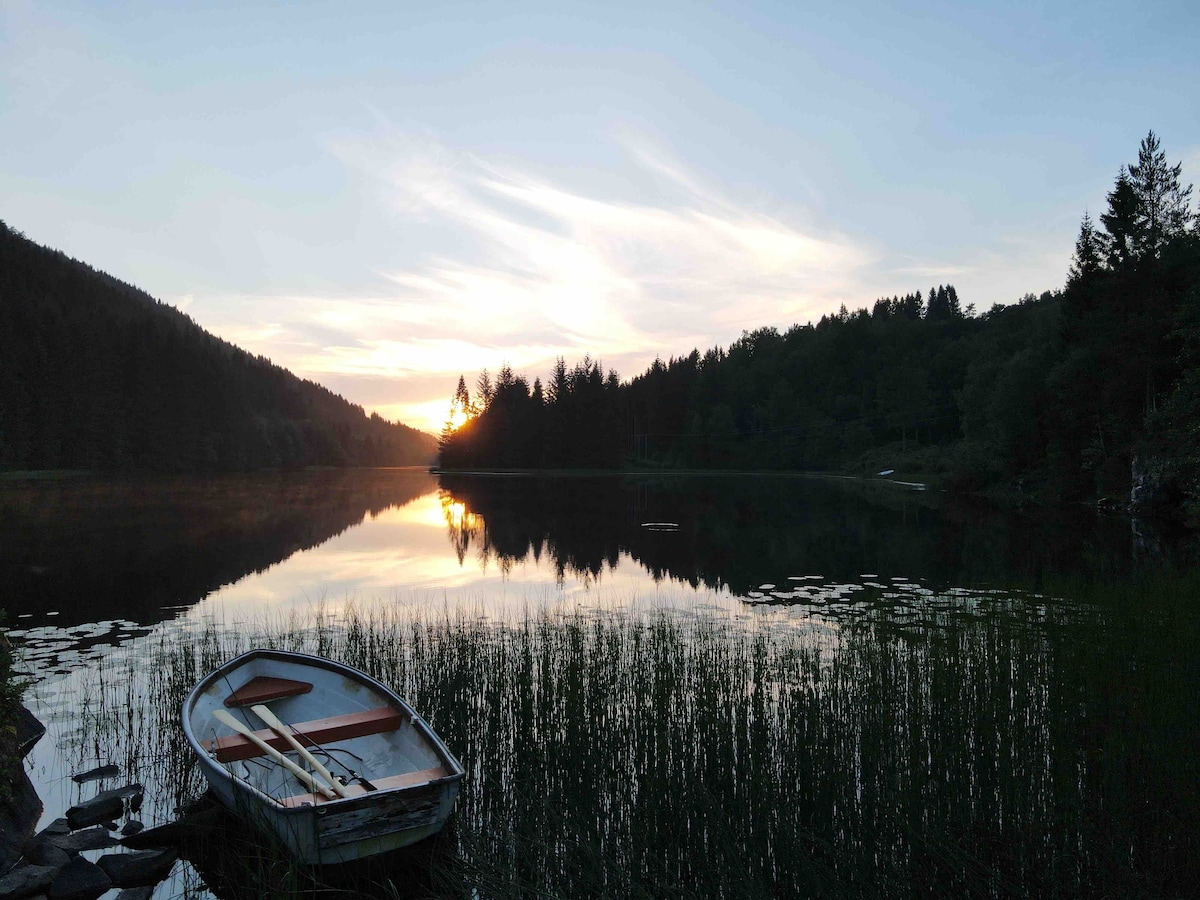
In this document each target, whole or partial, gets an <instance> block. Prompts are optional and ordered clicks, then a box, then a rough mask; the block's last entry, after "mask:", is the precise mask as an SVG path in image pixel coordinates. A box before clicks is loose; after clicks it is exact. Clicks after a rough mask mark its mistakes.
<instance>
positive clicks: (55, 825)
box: [34, 819, 71, 840]
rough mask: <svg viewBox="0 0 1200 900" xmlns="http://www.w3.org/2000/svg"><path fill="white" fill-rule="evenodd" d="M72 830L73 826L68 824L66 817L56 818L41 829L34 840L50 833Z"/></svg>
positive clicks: (65, 832)
mask: <svg viewBox="0 0 1200 900" xmlns="http://www.w3.org/2000/svg"><path fill="white" fill-rule="evenodd" d="M70 831H71V826H70V825H68V824H67V820H66V819H55V820H54V821H53V822H51V823H50V824H49V825H47V826H46V827H45V828H43V829H42V830H41V831H39V832H38V833H37V834H36V835H35V836H34V840H38V839H39V838H44V837H48V836H49V835H52V834H69V833H70Z"/></svg>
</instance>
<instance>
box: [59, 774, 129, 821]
mask: <svg viewBox="0 0 1200 900" xmlns="http://www.w3.org/2000/svg"><path fill="white" fill-rule="evenodd" d="M143 791H144V788H143V787H142V786H141V785H140V784H127V785H125V787H120V788H114V789H113V790H111V791H101V792H100V793H99V794H97V795H96V796H95V797H93V798H92V799H91V800H86V801H84V802H83V803H80V804H79V805H77V806H72V807H71V808H70V809H68V810H67V824H68V825H70V826H71V828H72V829H75V828H86V827H87V826H88V825H99V824H100V823H101V822H107V821H109V820H110V819H115V818H117V817H118V816H120V815H121V814H122V813H123V812H124V811H125V801H126V800H130V801H131V802H132V800H133V799H134V798H139V797H141V796H142V793H143Z"/></svg>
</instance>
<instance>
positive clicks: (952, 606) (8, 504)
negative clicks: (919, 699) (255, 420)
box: [0, 470, 1188, 896]
mask: <svg viewBox="0 0 1200 900" xmlns="http://www.w3.org/2000/svg"><path fill="white" fill-rule="evenodd" d="M1187 553H1188V550H1187V549H1186V548H1179V547H1173V546H1171V545H1170V544H1167V543H1164V542H1163V541H1162V540H1161V539H1158V538H1155V537H1153V536H1151V535H1148V534H1147V533H1146V532H1145V530H1144V529H1140V528H1136V527H1134V526H1133V525H1131V523H1130V522H1128V521H1127V520H1123V519H1120V518H1106V517H1098V516H1095V515H1092V514H1088V513H1086V512H1083V511H1079V512H1078V513H1073V514H1058V515H1055V516H1047V515H1032V514H1020V513H1009V514H1001V513H996V512H990V511H986V510H982V509H978V508H973V507H970V506H960V505H948V504H947V503H946V502H945V501H944V499H943V498H941V497H939V496H936V495H933V494H931V493H928V492H921V491H915V490H911V489H906V488H903V487H899V486H896V485H890V484H883V483H860V482H849V481H838V480H821V479H805V478H789V477H779V476H761V477H758V476H713V477H703V478H699V477H697V478H684V477H666V476H663V477H641V478H625V477H620V476H613V477H561V478H534V477H524V476H483V475H477V476H468V475H455V476H442V477H440V478H439V477H438V476H435V475H431V474H429V473H427V472H424V471H418V470H368V471H349V472H345V471H320V472H305V473H286V474H268V475H255V476H236V477H225V478H216V479H209V480H196V479H159V480H100V479H78V480H66V481H54V482H9V483H4V484H0V584H2V585H3V587H2V589H0V590H2V594H0V607H2V608H4V609H5V610H6V612H7V623H6V624H7V626H8V628H9V632H8V633H9V637H10V639H11V640H12V641H13V642H14V644H16V646H17V648H18V656H19V659H20V667H21V669H22V671H23V672H24V673H26V674H27V675H28V676H29V677H30V678H31V680H32V682H33V686H32V688H31V690H30V694H29V697H30V705H31V707H32V708H33V710H34V712H35V713H36V714H38V715H39V717H40V718H42V719H43V720H44V721H47V722H48V723H49V725H50V728H51V730H50V734H49V735H48V736H47V737H46V738H45V739H43V741H42V742H41V743H40V744H39V745H38V747H37V748H36V749H35V751H34V753H33V754H32V755H31V757H30V760H29V766H28V768H29V770H30V774H31V777H32V778H33V780H34V782H35V784H37V786H38V788H39V792H40V793H41V795H42V799H43V802H44V804H45V813H44V815H43V823H44V822H48V821H49V820H52V819H53V818H56V817H57V816H59V815H61V814H62V812H63V810H64V809H65V808H66V807H67V806H69V805H71V804H72V803H73V802H75V801H76V800H77V799H78V798H79V797H80V796H81V794H82V795H84V796H90V792H91V791H94V787H85V788H84V789H82V791H81V789H80V788H79V787H77V786H75V785H74V784H73V783H72V782H71V781H70V780H69V779H67V778H66V776H67V775H68V774H69V773H70V771H71V770H72V768H73V767H76V766H78V765H80V764H81V763H82V762H84V761H85V760H86V758H87V757H88V756H89V752H85V751H81V748H80V743H79V741H80V734H81V726H80V721H79V720H80V714H81V710H80V705H81V701H80V699H79V698H80V697H81V696H83V695H88V696H94V687H92V688H87V689H85V688H84V687H83V686H82V685H83V683H84V682H85V681H86V680H87V679H94V678H95V673H96V670H97V669H98V668H99V669H103V668H104V665H100V664H101V663H105V664H109V663H111V662H112V661H113V660H115V659H117V658H118V657H119V658H122V659H125V660H130V661H131V664H132V666H133V668H134V669H135V670H136V668H137V666H138V665H139V660H144V661H145V662H144V665H147V666H148V665H149V658H150V656H149V649H148V648H150V647H151V646H153V645H154V643H155V642H156V641H161V639H162V637H163V635H164V634H171V633H177V632H185V631H187V630H189V629H198V628H203V627H206V626H211V625H215V626H216V627H219V628H221V629H232V630H237V629H252V628H259V627H263V626H264V625H269V624H270V623H279V622H282V621H285V620H286V619H287V617H288V616H289V615H291V614H293V613H294V614H296V615H300V616H305V615H309V614H311V613H312V611H313V610H314V609H315V608H319V609H320V610H322V611H323V612H324V613H325V614H327V615H329V616H332V617H337V616H338V615H339V614H340V613H341V612H342V611H343V610H345V609H346V608H347V607H348V606H356V607H360V608H363V607H368V606H371V605H378V604H385V605H389V606H391V607H398V608H405V609H410V610H416V611H424V612H426V613H428V612H430V611H434V612H437V611H442V610H460V609H468V610H470V611H471V615H472V616H474V617H488V618H489V619H494V620H500V621H508V622H515V621H519V620H520V619H521V618H522V617H523V616H525V615H527V614H529V613H530V612H534V613H536V612H539V611H544V610H549V611H552V612H554V611H568V612H570V611H577V610H585V611H586V610H594V609H602V610H610V611H611V610H661V609H667V610H675V611H677V612H678V613H679V614H681V615H691V616H694V615H697V614H699V615H702V616H714V617H724V618H725V619H728V620H731V621H735V622H745V623H748V624H751V625H752V624H754V623H759V624H762V623H765V624H768V625H769V626H770V627H772V628H776V627H779V628H788V627H791V628H801V629H807V630H808V631H810V632H818V633H819V632H820V631H821V630H825V631H827V632H828V633H829V634H830V635H834V634H837V633H838V632H839V630H841V629H844V628H846V627H847V626H851V625H854V624H855V623H857V622H863V621H872V622H876V623H877V622H878V621H879V620H880V616H881V615H882V616H883V617H885V618H886V621H887V624H888V627H889V628H891V629H899V630H903V629H912V630H913V631H914V633H916V632H917V631H920V630H921V629H924V628H927V627H930V625H931V623H935V622H936V623H937V626H936V627H939V628H944V627H945V626H946V623H947V622H948V621H971V620H981V619H985V618H987V617H990V616H996V615H1001V616H1003V617H1005V621H1006V622H1007V623H1008V625H1007V626H1006V627H1015V628H1018V629H1028V631H1029V633H1030V634H1031V635H1033V640H1034V642H1035V643H1036V642H1037V641H1039V640H1041V638H1040V637H1038V635H1041V634H1042V631H1043V630H1044V629H1045V627H1046V623H1047V622H1048V621H1051V620H1052V621H1053V622H1054V623H1055V628H1056V635H1057V637H1055V638H1054V640H1055V641H1057V640H1060V639H1062V635H1063V629H1066V630H1067V637H1066V640H1067V641H1068V642H1070V641H1071V640H1074V639H1077V640H1078V641H1081V642H1084V641H1088V640H1092V639H1093V638H1094V637H1095V634H1094V632H1095V629H1096V628H1097V627H1100V625H1099V623H1100V622H1101V620H1103V619H1104V618H1105V615H1106V614H1105V613H1104V611H1103V610H1095V611H1092V610H1090V609H1089V608H1088V607H1087V606H1086V605H1082V606H1081V605H1080V604H1079V603H1077V602H1076V601H1075V598H1073V597H1071V596H1069V595H1063V593H1062V591H1061V590H1057V591H1056V590H1052V589H1051V588H1052V587H1053V586H1055V585H1062V584H1069V583H1071V582H1072V580H1073V579H1081V580H1091V581H1095V580H1100V581H1105V580H1107V581H1114V582H1119V581H1121V580H1122V579H1129V578H1136V577H1138V573H1141V572H1145V571H1148V570H1149V571H1153V570H1156V569H1160V568H1163V567H1169V566H1178V565H1187ZM948 617H949V618H948ZM1074 628H1077V629H1078V631H1077V634H1076V635H1075V637H1072V635H1071V634H1070V629H1074ZM1023 646H1024V645H1023ZM1051 668H1052V667H1051ZM1038 671H1040V672H1042V673H1043V675H1045V673H1046V672H1048V671H1049V669H1039V670H1038ZM1037 677H1042V675H1039V676H1037ZM1045 677H1050V676H1049V675H1045ZM1026 687H1029V686H1026ZM1033 687H1035V688H1036V685H1034V686H1033ZM89 692H90V693H89ZM1059 749H1060V750H1061V752H1062V753H1064V754H1068V753H1070V752H1072V748H1069V747H1063V748H1059ZM1048 752H1059V751H1058V750H1054V748H1051V751H1048ZM90 756H91V757H93V758H94V759H95V760H96V761H98V762H101V761H106V760H103V759H101V757H103V756H104V750H103V748H100V747H95V748H94V749H93V751H91V752H90ZM172 812H173V808H172V804H171V803H169V802H167V800H166V798H159V799H158V800H154V799H153V798H151V799H149V800H148V807H147V810H146V812H145V813H144V815H143V817H144V818H146V819H147V820H150V821H152V820H154V819H156V818H157V819H159V820H162V819H168V818H170V816H171V814H172ZM185 880H186V879H185ZM181 884H182V883H181V882H179V880H178V877H177V878H176V881H175V882H173V886H164V887H163V888H161V889H160V894H159V895H161V896H170V895H172V894H171V893H170V892H171V891H175V892H178V891H179V890H183V888H182V887H181ZM188 890H190V889H188ZM163 891H166V893H163Z"/></svg>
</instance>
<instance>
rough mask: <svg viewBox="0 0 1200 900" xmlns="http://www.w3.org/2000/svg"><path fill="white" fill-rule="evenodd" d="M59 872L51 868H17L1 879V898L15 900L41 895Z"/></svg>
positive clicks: (22, 866)
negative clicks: (16, 899)
mask: <svg viewBox="0 0 1200 900" xmlns="http://www.w3.org/2000/svg"><path fill="white" fill-rule="evenodd" d="M57 871H58V870H57V869H55V868H52V867H51V866H28V865H20V866H17V867H16V868H15V869H13V870H12V871H11V872H9V873H8V874H7V875H5V876H4V877H3V878H0V897H4V898H13V900H15V898H17V897H32V896H33V895H34V894H38V893H41V892H42V891H44V890H45V889H46V888H48V887H50V882H52V881H53V880H54V873H55V872H57Z"/></svg>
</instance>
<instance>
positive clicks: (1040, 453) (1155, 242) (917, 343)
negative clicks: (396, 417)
mask: <svg viewBox="0 0 1200 900" xmlns="http://www.w3.org/2000/svg"><path fill="white" fill-rule="evenodd" d="M1191 203H1192V199H1191V186H1190V185H1184V184H1183V182H1182V167H1181V166H1180V165H1179V164H1175V165H1170V164H1168V162H1167V158H1166V154H1165V152H1164V151H1163V150H1162V148H1161V145H1160V141H1159V139H1158V137H1157V136H1156V135H1155V134H1154V133H1153V132H1150V133H1149V134H1148V135H1147V136H1146V138H1145V139H1144V140H1143V141H1142V142H1141V145H1140V147H1139V149H1138V155H1137V160H1136V161H1135V162H1132V163H1130V164H1129V165H1127V166H1122V167H1121V169H1120V170H1119V172H1118V174H1117V177H1116V179H1115V182H1114V185H1113V188H1112V190H1111V191H1110V192H1109V193H1108V195H1107V197H1106V208H1105V210H1104V212H1103V213H1102V214H1101V215H1100V217H1099V222H1098V223H1097V222H1096V221H1094V220H1093V219H1092V217H1091V215H1090V214H1088V213H1085V214H1084V216H1083V219H1082V222H1081V225H1080V231H1079V235H1078V240H1077V242H1076V247H1075V253H1074V256H1073V258H1072V260H1071V263H1070V268H1069V272H1068V275H1067V279H1066V285H1065V287H1064V288H1062V289H1061V290H1052V291H1046V292H1044V293H1042V294H1041V295H1040V296H1034V295H1032V294H1029V295H1026V296H1025V297H1023V298H1021V299H1020V300H1019V301H1018V302H1016V303H1014V304H1009V305H1002V304H997V305H995V306H993V307H992V308H991V309H990V310H988V311H986V312H983V313H977V312H976V310H975V309H974V307H973V306H972V305H970V304H967V305H964V304H963V302H962V301H961V300H960V298H959V295H958V293H957V291H956V290H955V288H954V287H953V286H952V285H940V286H935V287H933V288H930V289H929V291H928V292H927V293H922V292H921V291H919V290H918V291H913V292H911V293H908V294H905V295H903V296H893V297H887V298H881V299H879V300H877V301H876V302H875V303H874V304H873V305H872V306H871V307H870V308H862V309H858V310H854V311H850V310H848V309H846V307H845V306H843V307H842V308H841V309H840V310H839V311H838V312H837V313H836V314H831V315H826V316H823V317H822V318H821V319H820V320H819V321H818V322H817V323H816V324H813V323H811V322H810V323H807V324H803V325H801V324H797V325H793V326H792V327H790V328H788V329H786V330H784V331H782V332H781V331H779V330H778V329H776V328H773V327H764V328H759V329H756V330H753V331H747V332H744V333H743V335H742V337H741V338H740V339H738V340H737V341H734V342H733V343H732V344H731V345H729V347H727V348H721V347H714V348H711V349H709V350H706V351H704V352H701V351H699V350H692V351H691V352H690V353H688V354H686V355H684V356H679V357H672V358H670V359H668V360H666V361H663V360H661V359H660V360H656V361H655V362H654V363H653V364H652V365H651V366H650V367H649V368H648V369H647V370H646V371H645V372H642V373H641V374H639V375H637V376H635V377H633V378H632V379H630V380H628V381H621V380H620V379H619V377H618V376H617V374H616V373H615V372H613V371H611V370H609V371H608V372H607V373H605V372H604V369H603V366H602V365H601V363H599V362H598V361H594V360H591V359H589V358H585V359H584V360H583V361H582V362H580V363H579V364H577V365H576V366H575V367H574V368H568V367H567V366H566V364H565V361H564V360H563V359H561V358H560V359H559V360H557V363H556V367H555V369H554V371H553V372H552V373H551V375H550V377H549V380H548V382H547V384H546V386H545V387H543V385H542V383H541V381H540V379H535V380H534V382H533V383H532V384H530V383H529V382H528V381H527V379H526V378H525V377H523V376H521V375H516V374H514V373H513V372H512V371H511V369H510V368H509V367H508V366H504V367H503V368H502V369H501V370H500V374H499V376H498V377H497V378H496V379H495V380H493V379H492V378H491V377H490V375H489V374H488V373H487V372H486V371H485V372H484V373H483V374H482V375H481V376H480V377H479V378H478V379H477V381H476V384H475V391H474V394H472V393H471V391H470V389H469V388H468V386H467V383H466V380H465V378H460V379H459V385H458V390H457V392H456V395H455V397H454V400H453V402H452V408H451V419H450V421H449V422H448V423H447V428H446V429H445V430H444V431H443V433H442V435H441V439H440V462H441V465H442V466H443V467H446V468H467V467H475V466H479V467H518V468H557V467H586V468H616V467H622V466H630V465H635V466H652V467H664V468H677V469H678V468H736V469H793V470H843V471H844V470H852V471H853V470H858V471H871V470H874V469H875V468H876V467H878V468H880V469H883V468H895V469H905V470H908V471H914V472H920V473H922V474H926V475H933V476H938V477H941V478H942V479H943V480H944V481H945V482H946V483H947V484H949V485H950V486H951V487H952V488H958V489H962V490H984V491H987V490H993V491H1004V492H1009V493H1020V494H1023V495H1027V496H1030V497H1036V498H1040V499H1042V500H1045V501H1048V502H1072V501H1088V502H1099V503H1112V504H1114V505H1116V504H1123V503H1124V502H1125V499H1126V498H1128V497H1129V495H1130V489H1131V487H1133V488H1134V489H1135V493H1137V492H1139V491H1140V492H1141V493H1140V497H1141V499H1143V500H1145V501H1157V502H1159V503H1161V504H1163V505H1165V506H1166V507H1169V508H1171V509H1175V510H1181V509H1182V510H1184V511H1185V513H1187V512H1188V510H1191V512H1190V513H1188V514H1191V515H1194V514H1195V511H1196V506H1194V505H1193V504H1195V502H1196V500H1197V498H1200V459H1198V458H1197V455H1198V453H1200V451H1198V449H1197V448H1200V431H1198V428H1200V425H1198V424H1197V423H1198V422H1200V232H1198V230H1197V225H1196V214H1195V213H1194V212H1193V210H1192V206H1191Z"/></svg>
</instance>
